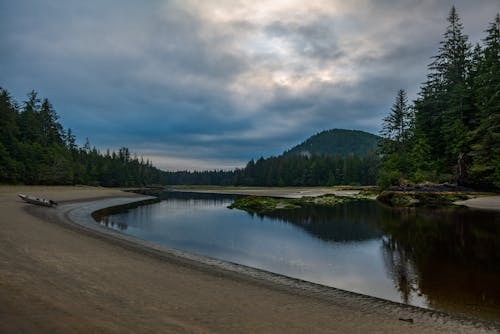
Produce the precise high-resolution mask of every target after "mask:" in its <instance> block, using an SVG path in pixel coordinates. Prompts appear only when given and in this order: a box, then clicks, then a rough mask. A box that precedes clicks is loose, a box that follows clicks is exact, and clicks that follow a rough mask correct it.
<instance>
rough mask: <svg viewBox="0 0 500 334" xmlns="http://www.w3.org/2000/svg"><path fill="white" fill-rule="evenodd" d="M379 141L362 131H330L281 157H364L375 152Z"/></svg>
mask: <svg viewBox="0 0 500 334" xmlns="http://www.w3.org/2000/svg"><path fill="white" fill-rule="evenodd" d="M380 139H381V138H380V137H379V136H376V135H374V134H371V133H368V132H364V131H359V130H345V129H332V130H327V131H323V132H320V133H317V134H315V135H314V136H311V137H309V138H308V139H307V140H306V141H304V142H303V143H301V144H300V145H297V146H295V147H293V148H291V149H290V150H288V151H286V152H285V153H283V155H302V156H304V155H305V156H312V155H329V156H341V157H347V156H350V155H357V156H365V155H368V154H370V153H373V152H375V151H376V150H377V145H378V143H379V141H380Z"/></svg>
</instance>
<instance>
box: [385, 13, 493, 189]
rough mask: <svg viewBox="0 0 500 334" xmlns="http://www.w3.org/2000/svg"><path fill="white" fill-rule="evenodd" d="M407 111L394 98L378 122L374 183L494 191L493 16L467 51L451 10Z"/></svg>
mask: <svg viewBox="0 0 500 334" xmlns="http://www.w3.org/2000/svg"><path fill="white" fill-rule="evenodd" d="M448 23H449V25H448V27H447V29H446V32H445V33H444V36H443V40H442V41H441V44H440V48H439V51H438V53H437V55H436V56H434V57H433V60H432V62H431V63H430V65H429V67H428V69H429V73H428V75H427V80H426V81H425V83H423V85H422V87H421V90H420V93H419V95H418V98H417V99H416V101H414V103H413V104H411V105H410V104H409V103H408V99H407V96H406V92H405V91H404V90H400V91H399V92H398V93H397V96H396V99H395V102H394V105H393V107H392V109H391V111H390V113H389V115H388V116H387V117H386V118H385V119H384V123H383V130H382V133H381V134H382V136H383V137H384V140H383V141H382V145H381V150H380V152H381V156H382V164H381V168H380V177H379V184H380V185H381V186H388V185H391V184H398V183H402V182H403V183H404V182H415V183H416V182H422V181H433V182H452V183H458V184H461V185H466V186H471V187H476V188H483V189H498V188H500V16H499V14H497V15H496V17H495V19H494V21H493V22H492V23H490V24H489V26H488V28H487V30H486V31H485V32H486V37H485V38H484V39H483V40H482V44H477V45H475V46H474V47H473V46H472V45H471V44H470V43H469V42H468V37H467V36H466V35H465V34H464V33H463V25H462V23H461V22H460V18H459V16H458V13H457V11H456V9H455V7H452V9H451V11H450V14H449V16H448Z"/></svg>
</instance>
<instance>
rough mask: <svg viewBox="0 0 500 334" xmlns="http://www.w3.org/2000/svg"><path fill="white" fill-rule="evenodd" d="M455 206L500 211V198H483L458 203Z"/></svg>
mask: <svg viewBox="0 0 500 334" xmlns="http://www.w3.org/2000/svg"><path fill="white" fill-rule="evenodd" d="M455 204H457V205H465V206H468V207H470V208H474V209H483V210H494V211H500V196H498V195H497V196H481V197H476V198H471V199H468V200H465V201H458V202H455Z"/></svg>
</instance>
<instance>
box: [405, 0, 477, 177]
mask: <svg viewBox="0 0 500 334" xmlns="http://www.w3.org/2000/svg"><path fill="white" fill-rule="evenodd" d="M448 23H449V25H448V27H447V29H446V32H445V34H444V36H443V37H444V39H443V41H442V42H441V43H440V44H441V46H440V48H439V52H438V54H437V55H436V56H435V57H434V61H433V62H432V63H431V64H430V65H429V70H430V74H429V75H428V78H427V82H426V83H425V85H424V86H423V87H422V90H421V92H420V97H419V99H418V100H417V101H416V103H415V108H416V127H417V133H419V134H420V135H421V136H422V138H420V140H419V141H418V142H420V143H423V144H424V145H426V146H427V147H429V148H431V152H430V156H429V159H430V160H432V161H436V162H437V167H438V168H439V171H438V173H450V174H454V175H455V180H458V181H459V182H460V180H462V179H464V178H465V177H466V169H467V164H466V161H465V156H466V154H467V152H468V150H469V148H468V140H467V138H468V136H467V135H468V130H469V127H470V123H471V120H472V119H474V108H473V103H472V92H471V89H470V87H469V85H468V70H469V68H470V63H471V54H472V53H471V46H470V44H469V43H468V37H467V36H466V35H464V34H463V25H462V23H461V22H460V18H459V16H458V13H457V11H456V9H455V7H452V8H451V10H450V14H449V16H448ZM435 165H436V164H435Z"/></svg>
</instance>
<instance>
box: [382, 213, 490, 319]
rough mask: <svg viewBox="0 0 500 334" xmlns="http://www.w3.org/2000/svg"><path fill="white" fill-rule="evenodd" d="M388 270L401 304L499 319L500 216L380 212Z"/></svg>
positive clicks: (487, 214)
mask: <svg viewBox="0 0 500 334" xmlns="http://www.w3.org/2000/svg"><path fill="white" fill-rule="evenodd" d="M379 224H380V226H381V228H382V229H383V230H384V233H385V235H386V237H385V238H384V239H383V250H384V257H385V258H386V259H387V260H386V266H387V269H388V271H389V273H390V274H391V276H392V278H393V280H394V283H395V285H396V287H397V289H398V290H399V291H400V292H401V295H402V299H403V300H405V301H406V300H408V301H409V300H410V299H411V296H412V294H413V293H416V294H423V295H425V296H426V297H427V302H428V305H429V307H432V308H436V309H445V310H450V311H460V312H464V313H469V314H477V315H482V316H483V317H486V318H491V319H500V286H499V284H498V282H499V279H500V261H499V260H500V216H499V215H498V214H493V213H490V212H481V211H473V210H469V209H465V208H463V209H462V208H460V209H456V208H453V209H452V208H447V209H432V210H430V209H418V210H415V209H407V210H384V211H383V215H382V216H380V217H379Z"/></svg>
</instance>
